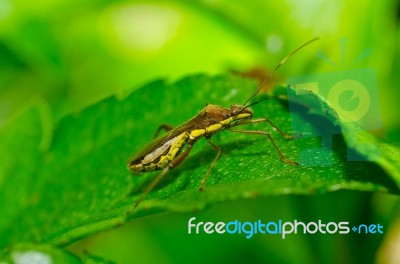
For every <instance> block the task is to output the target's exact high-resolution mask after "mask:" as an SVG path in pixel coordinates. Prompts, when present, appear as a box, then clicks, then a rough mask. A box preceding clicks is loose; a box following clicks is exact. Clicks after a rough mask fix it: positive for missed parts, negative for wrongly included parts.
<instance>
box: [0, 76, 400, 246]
mask: <svg viewBox="0 0 400 264" xmlns="http://www.w3.org/2000/svg"><path fill="white" fill-rule="evenodd" d="M255 88H256V83H255V82H254V81H249V80H246V79H242V78H239V77H235V76H220V77H207V76H194V77H188V78H185V79H183V80H181V81H179V82H177V83H173V84H169V83H166V82H165V81H156V82H153V83H150V84H148V85H146V86H144V87H142V88H141V89H138V90H137V91H135V92H133V93H132V94H130V95H129V96H126V97H124V96H123V95H120V96H118V98H117V97H110V98H107V99H105V100H103V101H100V102H98V103H96V104H94V105H92V106H90V107H88V108H86V109H84V110H82V111H81V112H80V113H77V114H74V115H70V116H67V117H65V118H64V119H62V120H61V121H60V123H59V124H57V125H56V127H55V129H54V134H53V136H52V137H51V136H50V135H49V133H48V132H46V131H48V130H49V127H50V126H49V125H48V124H47V122H46V121H45V120H47V119H46V118H45V116H46V114H45V113H46V112H45V111H42V110H40V109H41V108H38V107H35V106H33V107H31V108H29V109H27V110H26V111H25V112H24V113H22V114H21V115H20V116H19V117H18V118H16V119H15V120H14V122H12V123H10V124H8V126H6V127H5V128H3V129H2V131H1V137H0V139H1V140H2V144H0V156H1V157H2V159H5V160H8V162H7V164H9V165H8V166H7V167H2V169H1V175H0V179H1V181H0V188H1V190H2V191H1V193H0V201H1V202H2V204H3V211H4V212H6V213H5V214H4V215H3V217H2V218H1V222H0V234H1V240H0V243H1V244H0V246H1V247H2V248H4V247H7V246H10V245H13V244H18V243H50V244H54V245H58V246H63V245H67V244H70V243H71V242H73V241H76V240H77V239H79V238H82V237H86V236H89V235H91V234H93V233H95V232H98V231H100V230H105V229H109V228H111V227H113V226H117V225H120V224H122V223H123V222H125V221H126V218H125V214H126V212H127V211H128V210H129V209H130V208H131V207H132V204H133V203H134V202H135V200H136V199H137V198H138V197H139V196H140V194H141V193H142V192H143V190H144V189H145V188H146V186H147V185H148V184H149V183H150V182H151V180H152V179H153V178H154V177H155V176H156V175H157V174H158V173H159V172H152V173H146V174H140V175H139V176H138V175H133V176H132V175H131V174H130V173H129V172H128V170H127V169H126V162H127V161H128V159H129V157H130V156H131V155H132V154H133V153H135V152H137V151H138V150H140V149H141V148H142V147H143V146H144V145H145V144H146V143H147V142H148V141H150V140H151V137H152V135H153V133H154V131H155V130H156V129H157V127H158V126H159V125H160V124H162V123H168V124H171V125H175V126H176V125H179V124H180V123H182V122H184V121H185V120H188V119H189V118H190V117H192V116H193V115H195V114H196V113H197V112H198V111H200V110H201V109H202V107H204V104H205V103H206V102H207V103H213V104H219V105H222V106H226V107H229V106H230V105H231V104H233V103H243V102H244V101H245V100H246V99H247V98H248V96H249V95H250V94H251V93H252V92H253V91H254V89H255ZM317 102H319V103H320V104H321V105H325V108H326V109H328V110H329V111H328V112H327V114H326V115H327V116H328V118H331V119H335V117H334V116H335V115H334V112H333V110H331V109H330V108H329V106H328V105H326V103H325V102H324V101H323V100H322V99H318V100H317ZM253 110H254V113H255V117H268V118H270V119H271V120H272V121H273V122H274V123H275V124H276V125H277V126H278V127H280V128H281V129H282V130H284V131H287V132H291V125H290V112H289V108H288V106H287V101H285V100H277V99H271V100H269V101H266V102H263V103H260V104H258V105H255V106H254V107H253ZM312 116H315V114H312V113H309V115H308V117H307V116H305V117H304V122H305V123H307V124H308V123H310V122H311V123H310V125H311V126H312V125H313V123H312V122H313V121H312V120H313V119H312V118H310V119H308V118H309V117H312ZM320 118H321V119H318V122H320V121H321V120H323V118H324V117H320ZM314 121H315V119H314ZM333 121H334V123H336V124H338V125H339V126H340V127H341V129H342V130H343V132H344V137H345V139H346V140H347V141H348V142H349V144H350V146H352V145H351V142H352V138H353V137H354V136H355V135H357V136H360V135H361V136H363V137H365V138H366V140H368V141H371V143H372V144H373V146H374V148H375V149H376V148H378V147H379V146H380V147H381V152H382V155H381V156H379V157H377V156H376V155H375V154H374V150H372V151H371V150H363V149H361V148H359V147H357V146H354V147H355V149H356V150H357V151H358V152H359V153H360V154H361V155H364V156H365V157H366V158H367V159H369V160H371V161H374V162H375V163H371V162H347V161H346V159H345V155H346V153H345V151H346V144H345V142H344V140H343V138H342V137H341V136H336V137H335V138H334V143H335V144H334V149H333V159H332V166H325V167H320V166H315V167H306V166H300V167H296V166H292V165H288V164H285V163H283V162H282V161H280V160H279V158H278V157H277V154H276V152H275V150H274V149H273V147H272V145H271V143H270V142H269V141H268V140H267V139H266V138H264V137H261V136H256V135H245V134H235V133H229V132H223V133H220V134H218V135H215V137H213V142H214V143H216V144H217V145H219V146H220V147H221V149H222V156H221V158H220V160H219V161H218V162H217V165H216V166H215V168H214V170H213V171H212V173H211V175H210V178H209V181H208V183H207V187H206V190H205V191H204V192H199V191H198V187H199V184H200V182H201V179H202V178H203V176H204V174H205V172H206V170H207V168H208V166H209V164H210V162H211V161H212V159H213V158H214V156H215V152H214V151H213V150H212V149H211V148H210V147H209V146H208V145H207V144H206V143H205V141H204V140H200V141H199V142H198V143H197V144H196V145H195V146H194V150H193V152H192V153H191V155H190V156H189V157H188V158H187V160H186V161H185V162H184V163H183V164H182V165H181V166H180V167H178V168H176V169H174V170H172V171H171V172H170V173H168V174H167V176H166V177H165V179H164V181H163V182H162V183H161V184H159V186H157V187H156V188H155V190H154V191H153V192H152V193H150V194H149V195H148V197H147V198H146V200H145V201H143V202H142V204H141V205H140V206H139V208H137V210H136V211H134V212H133V213H132V215H131V218H134V217H138V216H143V215H149V214H153V213H156V212H161V211H195V210H200V209H203V208H204V207H205V206H207V205H212V204H215V203H217V202H221V201H227V200H235V199H242V198H253V197H258V196H270V195H285V194H291V193H292V194H293V193H295V194H314V193H323V192H328V191H335V190H339V189H349V190H360V191H373V192H376V191H379V192H390V193H398V192H399V188H398V186H399V185H400V184H399V183H400V180H399V176H398V175H399V174H398V173H399V172H398V171H399V163H398V153H399V151H398V150H397V149H395V148H393V147H390V146H389V145H386V144H382V143H380V142H379V141H377V140H376V139H375V138H374V137H373V136H371V135H370V134H368V133H367V132H364V131H362V130H360V129H359V128H357V127H355V126H353V125H352V124H349V123H345V122H344V121H342V120H341V119H337V120H333ZM324 122H326V124H327V125H331V126H332V125H333V124H332V123H331V122H330V121H328V119H325V121H324ZM252 127H253V128H254V129H256V128H257V129H267V130H271V128H270V127H268V126H266V125H263V124H257V125H253V126H252ZM272 136H273V137H274V139H275V140H276V143H277V145H278V146H279V148H280V150H281V151H282V153H283V154H284V155H285V156H286V157H288V158H290V159H295V160H296V158H297V156H298V153H299V149H301V148H309V147H313V146H318V144H320V142H319V140H318V139H317V138H315V139H313V138H311V139H296V140H285V139H283V138H282V137H281V136H280V135H279V134H278V133H276V132H272ZM50 139H52V141H51V144H50V143H48V142H49V140H50ZM43 142H44V143H43ZM46 142H47V143H46ZM49 144H50V146H49V147H47V148H44V147H43V146H46V145H49ZM39 146H42V151H40V149H39ZM389 150H390V151H389ZM316 158H318V157H316ZM385 171H386V173H385Z"/></svg>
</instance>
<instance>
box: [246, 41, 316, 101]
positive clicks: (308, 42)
mask: <svg viewBox="0 0 400 264" xmlns="http://www.w3.org/2000/svg"><path fill="white" fill-rule="evenodd" d="M318 39H319V38H313V39H312V40H309V41H307V42H306V43H304V44H303V45H301V46H300V47H298V48H297V49H295V50H294V51H292V52H290V53H289V54H288V55H286V57H285V58H283V60H281V61H280V62H279V63H278V65H276V67H275V69H274V70H273V71H272V72H270V74H268V76H267V78H265V79H264V81H263V82H262V83H261V85H260V86H258V88H257V90H256V91H255V92H254V93H253V94H252V95H251V96H250V97H249V98H248V99H247V100H246V102H244V104H243V105H244V106H245V108H247V107H250V106H252V105H255V104H258V103H260V102H262V101H265V100H267V99H270V98H271V97H267V98H264V99H261V100H259V101H257V102H255V103H252V104H249V105H247V106H246V104H247V103H248V102H249V101H250V100H251V99H252V98H253V97H254V96H256V95H257V94H258V92H259V91H260V90H261V88H263V87H264V85H266V84H267V82H268V81H269V79H270V78H271V77H272V75H273V74H274V73H275V72H276V71H277V70H278V69H279V68H280V67H281V66H282V64H284V63H285V62H286V61H287V60H288V59H289V58H290V57H291V56H292V55H293V54H295V53H296V52H298V51H299V50H301V49H302V48H304V47H305V46H307V45H308V44H310V43H311V42H314V41H316V40H318Z"/></svg>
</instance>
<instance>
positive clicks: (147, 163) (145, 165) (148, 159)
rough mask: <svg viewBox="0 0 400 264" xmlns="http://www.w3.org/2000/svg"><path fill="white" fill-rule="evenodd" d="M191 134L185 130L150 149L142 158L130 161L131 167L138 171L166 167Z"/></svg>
mask: <svg viewBox="0 0 400 264" xmlns="http://www.w3.org/2000/svg"><path fill="white" fill-rule="evenodd" d="M188 138H189V135H188V134H187V133H186V132H183V133H181V134H179V135H177V136H175V137H174V138H172V139H170V140H168V141H167V142H165V143H164V144H162V145H161V146H159V147H158V148H156V149H154V150H153V151H150V152H149V153H148V154H147V155H146V156H144V157H143V158H142V159H141V160H139V161H137V162H135V163H130V164H129V169H131V170H133V171H137V172H141V171H154V170H161V169H164V168H165V167H166V166H168V164H169V163H170V162H171V161H172V160H174V159H175V157H176V156H177V155H178V154H179V153H180V152H181V151H182V149H183V147H184V146H183V145H184V144H185V143H186V142H187V139H188Z"/></svg>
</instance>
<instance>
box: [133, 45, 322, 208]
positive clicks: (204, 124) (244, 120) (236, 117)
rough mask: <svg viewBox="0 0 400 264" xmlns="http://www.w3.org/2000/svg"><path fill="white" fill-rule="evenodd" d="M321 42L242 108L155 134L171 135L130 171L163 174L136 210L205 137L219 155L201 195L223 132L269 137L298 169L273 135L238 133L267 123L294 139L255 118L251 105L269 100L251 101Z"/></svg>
mask: <svg viewBox="0 0 400 264" xmlns="http://www.w3.org/2000/svg"><path fill="white" fill-rule="evenodd" d="M317 39H318V38H315V39H312V40H310V41H308V42H306V43H305V44H303V45H301V46H300V47H298V48H297V49H295V50H294V51H292V52H291V53H290V54H288V55H287V56H286V57H285V58H284V59H283V60H282V61H281V62H280V63H279V64H278V65H277V66H276V67H275V69H274V71H272V72H271V73H270V74H269V75H268V76H267V78H266V79H265V80H264V81H263V83H262V84H261V85H260V86H259V87H258V88H257V90H256V91H255V92H254V93H253V94H252V95H251V96H250V97H249V98H248V99H247V100H246V101H245V102H244V103H243V104H242V105H239V104H233V105H232V106H231V107H230V108H224V107H222V106H219V105H211V104H208V105H206V106H205V107H204V108H203V109H202V110H201V111H200V112H199V113H198V114H197V115H195V116H194V117H193V118H192V119H190V120H188V121H186V122H185V123H183V124H181V125H180V126H178V127H177V128H173V127H171V126H169V125H161V126H160V127H159V128H158V129H157V132H156V135H158V133H159V132H160V131H161V129H165V130H167V131H169V133H167V134H165V135H163V136H161V137H159V138H156V139H154V140H153V141H151V142H150V143H149V144H148V145H147V146H145V147H144V148H143V149H142V150H141V151H140V152H139V153H137V154H136V155H135V156H134V157H133V158H132V159H131V160H130V161H129V162H128V169H130V170H131V171H135V172H147V171H155V170H161V173H160V174H159V175H158V176H157V177H156V178H155V179H154V180H153V181H152V182H151V184H150V185H149V186H148V187H147V189H146V190H145V191H144V193H143V194H142V195H141V196H140V197H139V199H138V200H137V201H136V203H135V205H134V207H133V209H134V208H136V207H137V206H138V205H139V203H140V202H141V201H142V200H143V199H144V198H145V197H146V195H147V194H148V193H149V192H150V191H151V190H152V189H153V188H154V187H155V186H156V185H157V184H158V183H159V182H160V180H161V179H162V178H163V177H164V176H165V175H166V174H167V173H168V171H169V170H170V169H172V168H175V167H177V166H178V165H179V164H181V163H182V162H183V161H184V160H185V159H186V157H187V156H188V155H189V153H190V151H191V150H192V148H193V146H194V144H195V143H196V142H197V141H198V140H199V139H200V138H202V137H204V138H205V139H206V140H207V142H208V144H209V145H210V146H211V148H212V149H214V150H215V151H216V152H217V154H216V156H215V158H214V159H213V161H212V162H211V164H210V166H209V167H208V170H207V173H206V174H205V176H204V177H203V180H202V181H201V184H200V188H199V189H200V191H202V190H203V189H204V187H205V185H206V182H207V178H208V176H209V175H210V173H211V170H212V169H213V167H214V166H215V164H216V162H217V160H218V158H219V157H220V156H221V149H220V147H218V146H217V145H216V144H214V143H213V142H212V141H211V137H212V136H213V135H214V134H217V133H219V132H221V131H224V130H228V131H230V132H236V133H246V134H255V135H262V136H266V137H268V139H269V140H270V141H271V143H272V145H273V146H274V148H275V150H276V152H277V154H278V156H279V158H280V159H281V160H282V161H283V162H285V163H288V164H292V165H299V164H298V163H297V162H295V161H292V160H290V159H287V158H286V157H285V156H284V155H283V154H282V152H281V151H280V150H279V148H278V146H277V145H276V144H275V141H274V140H273V138H272V137H271V135H270V134H269V133H268V132H266V131H262V130H240V129H235V128H236V127H238V126H243V125H247V124H253V123H261V122H267V123H269V124H270V125H271V126H272V127H273V128H275V129H276V130H277V131H278V132H279V133H280V134H281V135H282V136H283V137H285V138H287V139H290V138H293V137H292V136H290V135H288V134H286V133H284V132H283V131H282V130H280V129H279V128H278V127H276V126H275V125H274V124H273V123H272V122H271V121H270V120H269V119H268V118H258V119H252V118H253V111H252V110H251V109H250V108H249V107H250V106H252V105H255V104H258V103H260V102H262V101H265V100H267V99H269V98H264V99H261V100H259V101H256V102H254V103H250V104H248V103H249V101H250V100H251V99H252V98H254V96H256V95H257V94H258V93H259V92H260V90H261V88H262V87H263V86H264V85H265V84H266V83H267V82H268V80H269V79H270V78H271V76H272V74H273V73H275V72H276V71H277V70H278V69H279V67H280V66H281V65H282V64H284V63H285V62H286V61H287V60H288V59H289V58H290V57H291V56H292V55H293V54H294V53H296V52H297V51H298V50H300V49H302V48H303V47H305V46H307V45H308V44H310V43H311V42H313V41H315V40H317Z"/></svg>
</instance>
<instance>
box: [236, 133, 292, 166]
mask: <svg viewBox="0 0 400 264" xmlns="http://www.w3.org/2000/svg"><path fill="white" fill-rule="evenodd" d="M229 131H231V132H236V133H245V134H254V135H263V136H267V137H268V139H269V140H270V141H271V142H272V145H274V148H275V150H276V152H277V153H278V155H279V158H280V159H281V160H282V161H284V162H285V163H288V164H292V165H297V166H298V165H299V163H297V162H295V161H292V160H290V159H287V158H285V156H283V154H282V152H281V151H280V150H279V148H278V146H277V145H276V143H275V141H274V139H273V138H272V137H271V135H270V134H269V133H268V132H266V131H260V130H238V129H229Z"/></svg>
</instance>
